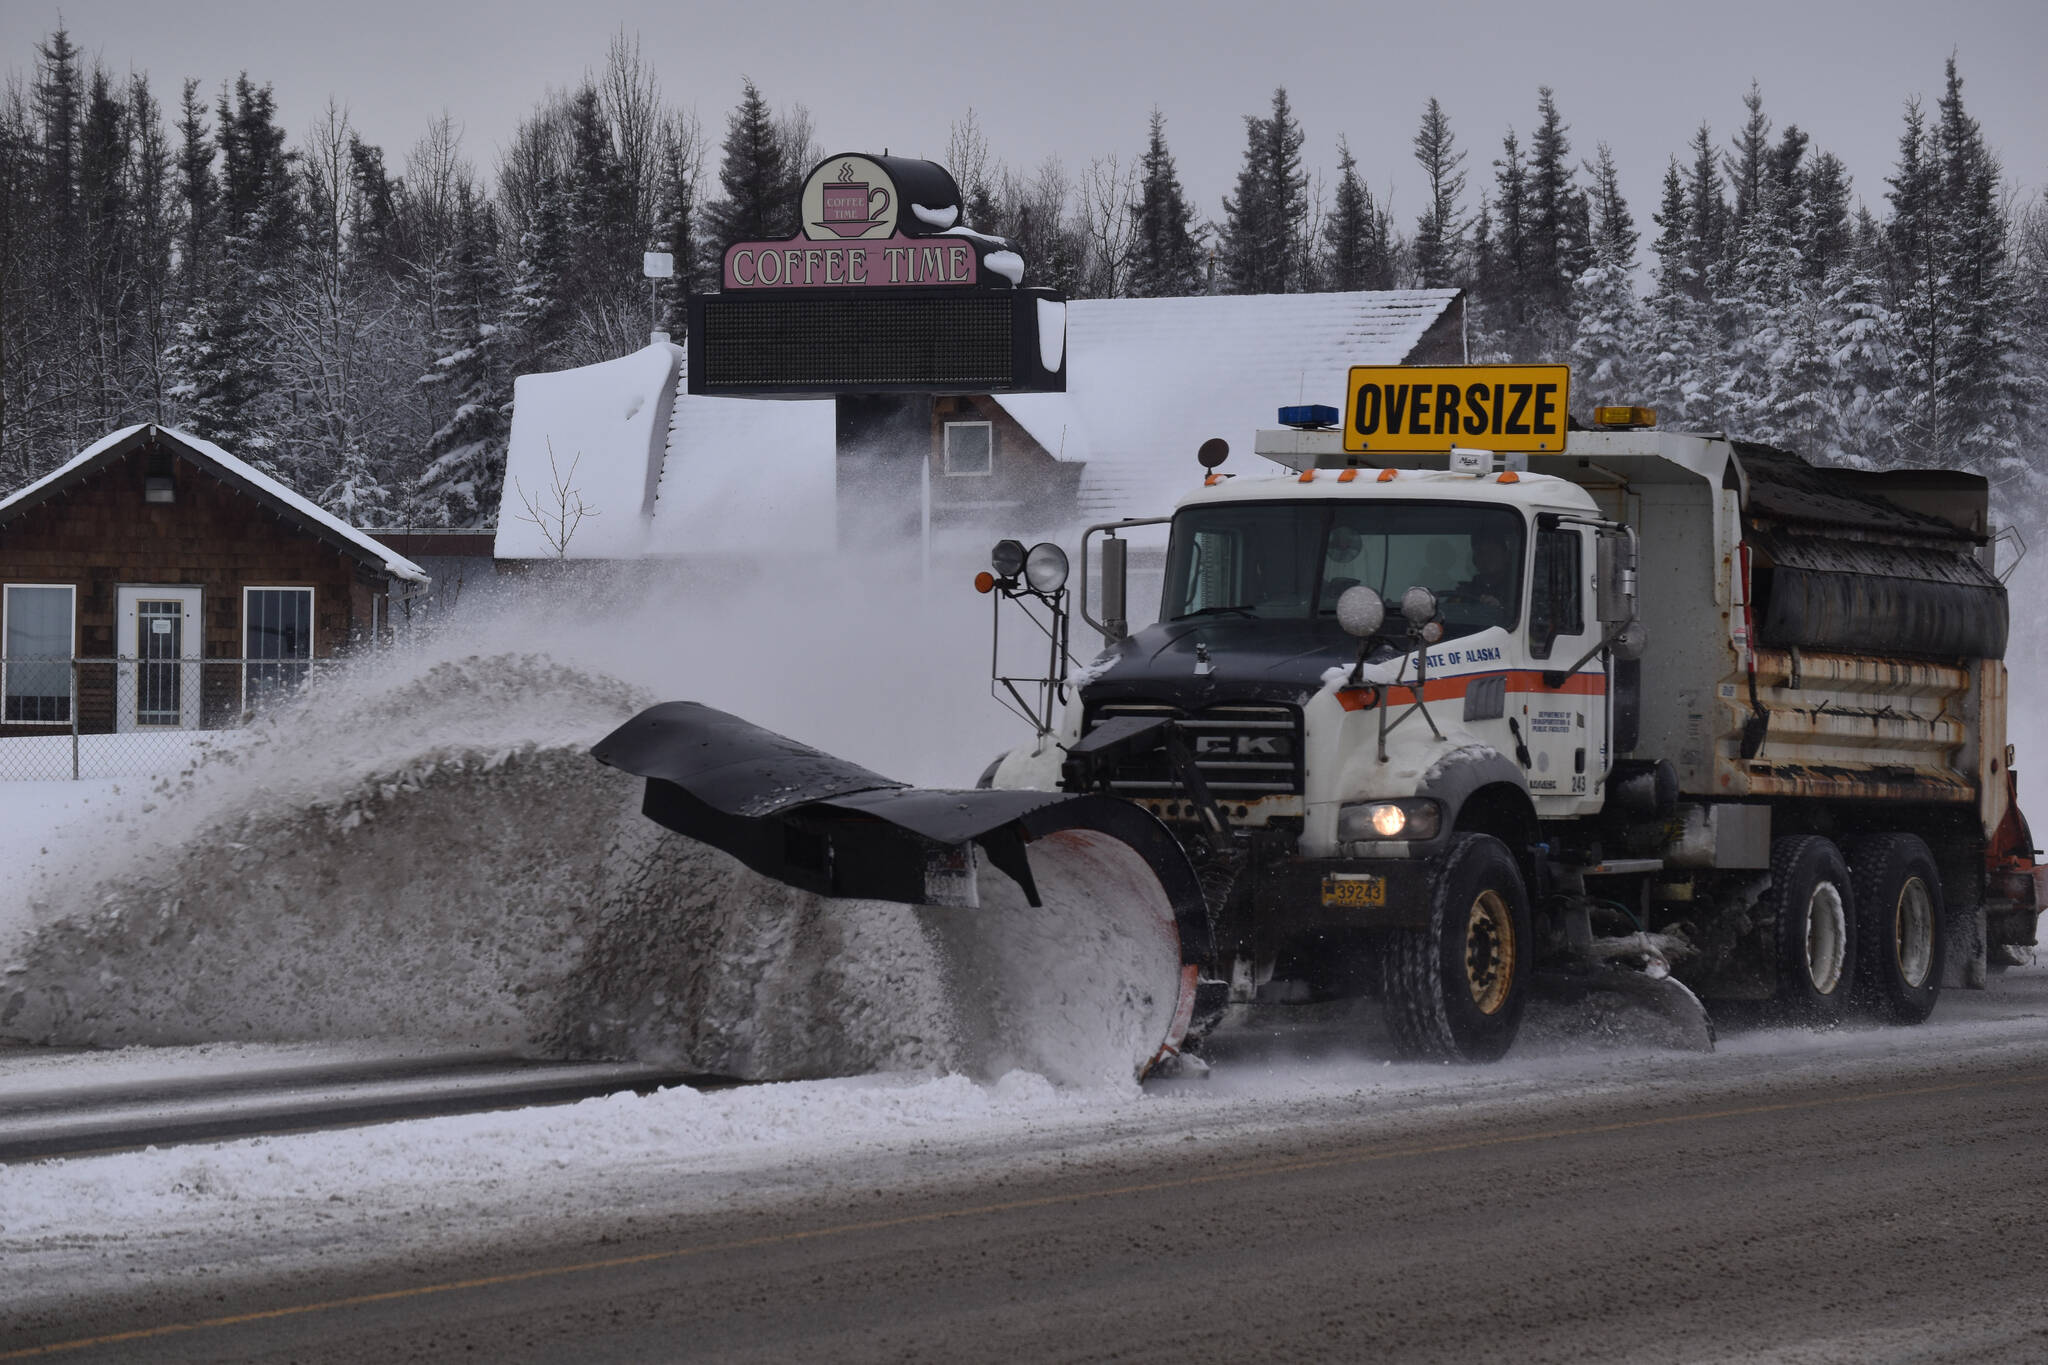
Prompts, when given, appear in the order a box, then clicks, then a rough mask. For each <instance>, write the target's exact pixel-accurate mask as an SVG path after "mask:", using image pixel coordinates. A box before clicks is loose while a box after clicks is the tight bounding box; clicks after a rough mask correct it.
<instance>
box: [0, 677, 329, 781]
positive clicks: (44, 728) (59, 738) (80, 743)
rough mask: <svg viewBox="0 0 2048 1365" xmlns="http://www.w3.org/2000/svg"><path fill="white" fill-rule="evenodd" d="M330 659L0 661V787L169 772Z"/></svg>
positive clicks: (304, 682) (225, 738)
mask: <svg viewBox="0 0 2048 1365" xmlns="http://www.w3.org/2000/svg"><path fill="white" fill-rule="evenodd" d="M335 662H336V661H335V660H331V659H184V658H174V659H164V658H129V657H115V658H106V657H101V658H94V659H80V658H29V659H22V658H8V659H0V781H14V782H53V781H77V780H85V779H92V778H110V777H131V778H132V777H152V776H157V775H159V774H167V773H177V772H180V771H182V770H184V769H185V768H187V767H189V766H190V765H191V764H192V763H193V762H195V761H197V759H198V758H199V756H200V755H201V754H202V753H203V752H204V751H205V750H206V749H207V748H209V747H212V746H214V745H217V744H221V743H225V742H232V738H233V732H234V731H236V730H238V729H239V728H241V727H242V726H243V725H245V724H247V723H248V721H249V720H250V719H251V718H252V717H254V716H255V715H257V714H258V713H259V712H261V711H262V710H263V708H264V707H266V706H269V705H271V704H273V703H275V702H277V701H280V700H282V699H284V698H286V697H289V696H292V695H294V694H296V693H297V692H298V691H299V690H300V689H301V688H303V687H305V686H307V685H308V683H309V682H310V681H311V679H312V678H313V676H314V673H315V671H316V670H320V669H324V668H328V667H331V666H332V665H333V664H334V663H335Z"/></svg>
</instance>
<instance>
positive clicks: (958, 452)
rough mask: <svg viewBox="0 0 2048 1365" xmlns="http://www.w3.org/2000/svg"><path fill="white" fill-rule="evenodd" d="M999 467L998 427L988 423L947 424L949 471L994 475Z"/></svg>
mask: <svg viewBox="0 0 2048 1365" xmlns="http://www.w3.org/2000/svg"><path fill="white" fill-rule="evenodd" d="M995 470H996V436H995V428H994V427H992V426H991V425H989V424H988V423H987V422H948V423H946V472H947V473H948V474H982V475H986V474H993V473H995Z"/></svg>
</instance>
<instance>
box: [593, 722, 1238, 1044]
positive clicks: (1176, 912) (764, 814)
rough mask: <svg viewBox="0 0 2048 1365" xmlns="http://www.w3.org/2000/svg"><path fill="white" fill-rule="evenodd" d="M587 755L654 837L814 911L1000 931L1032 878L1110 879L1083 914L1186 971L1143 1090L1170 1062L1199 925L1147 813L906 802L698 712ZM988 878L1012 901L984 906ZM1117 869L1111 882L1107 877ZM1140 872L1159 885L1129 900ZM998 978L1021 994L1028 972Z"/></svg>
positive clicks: (997, 795)
mask: <svg viewBox="0 0 2048 1365" xmlns="http://www.w3.org/2000/svg"><path fill="white" fill-rule="evenodd" d="M591 755H592V757H594V758H596V759H597V760H598V761H599V762H601V763H604V764H607V765H608V766H610V767H614V768H617V769H619V770H621V771H623V772H627V773H631V774H633V775H635V776H637V777H642V778H645V779H646V781H647V790H646V794H645V797H644V799H643V802H642V806H641V809H642V811H643V812H644V813H645V814H646V815H647V816H648V817H649V818H650V819H652V820H654V821H655V822H657V823H658V824H661V825H663V826H665V827H666V828H668V829H671V830H674V831H676V832H677V833H679V834H683V835H686V836H688V837H689V838H692V839H696V840H698V841H700V842H703V843H707V844H710V845H712V846H713V847H715V848H719V849H722V850H724V851H725V852H727V853H729V854H731V855H732V856H733V857H735V858H737V859H739V860H740V861H741V862H743V863H745V864H746V865H747V866H748V867H751V868H753V869H754V870H755V871H756V872H759V873H761V874H763V875H764V876H768V877H772V878H774V879H775V880H777V881H781V882H784V883H787V884H788V885H790V886H794V887H798V888H800V889H802V890H805V891H810V892H813V893H815V894H818V895H824V896H837V897H845V898H854V899H864V900H886V901H898V902H902V903H905V904H910V905H929V906H939V907H947V908H950V909H952V910H956V911H975V912H979V911H981V909H982V907H983V902H984V900H986V901H988V902H989V905H988V907H987V910H986V913H988V914H991V915H1001V914H1002V913H1003V911H1002V909H1001V908H1000V907H1001V906H1002V904H1003V903H1005V902H1013V901H1014V896H1015V895H1016V894H1021V897H1022V899H1023V901H1024V902H1025V903H1026V904H1027V905H1029V906H1031V907H1040V906H1042V905H1043V904H1044V898H1043V897H1042V895H1041V887H1040V876H1041V873H1042V874H1044V875H1045V876H1046V877H1047V878H1048V880H1051V881H1056V882H1058V883H1059V884H1060V887H1061V892H1062V894H1063V895H1066V896H1069V897H1071V896H1073V895H1075V894H1079V893H1078V892H1077V890H1076V886H1077V884H1078V883H1079V882H1080V881H1082V880H1085V879H1086V878H1087V877H1088V876H1090V875H1094V876H1096V877H1098V879H1100V878H1104V877H1106V884H1105V883H1103V882H1101V881H1099V882H1098V884H1103V885H1104V889H1106V890H1107V889H1111V888H1115V887H1118V886H1119V885H1121V886H1122V888H1123V889H1122V890H1120V891H1116V892H1115V893H1114V894H1110V895H1106V896H1103V897H1102V898H1101V900H1100V904H1099V907H1092V908H1099V912H1100V913H1101V914H1103V915H1105V916H1116V915H1127V916H1134V917H1137V918H1142V919H1145V920H1147V921H1150V922H1151V923H1150V925H1149V926H1148V927H1145V928H1142V929H1140V930H1138V932H1139V933H1151V934H1154V935H1160V934H1163V935H1169V936H1170V937H1171V939H1172V947H1173V949H1174V954H1173V955H1174V957H1176V958H1177V960H1178V962H1179V972H1178V979H1177V980H1174V981H1171V982H1163V981H1162V982H1158V983H1155V985H1154V986H1153V987H1152V989H1156V990H1157V1004H1158V1007H1157V1008H1155V1009H1153V1010H1150V1011H1148V1012H1147V1013H1146V1016H1145V1017H1146V1018H1147V1019H1148V1020H1149V1021H1150V1022H1147V1023H1145V1024H1143V1025H1142V1028H1143V1030H1144V1031H1145V1032H1146V1033H1147V1035H1148V1037H1147V1039H1146V1040H1145V1041H1144V1042H1143V1044H1142V1046H1141V1048H1140V1050H1139V1052H1138V1054H1137V1070H1138V1074H1139V1075H1140V1076H1143V1075H1144V1074H1145V1073H1146V1072H1148V1071H1150V1070H1152V1069H1153V1068H1154V1067H1156V1066H1158V1065H1160V1064H1161V1063H1163V1062H1165V1061H1167V1060H1168V1059H1170V1058H1172V1057H1174V1056H1177V1055H1178V1052H1179V1049H1180V1045H1181V1042H1182V1040H1183V1038H1184V1037H1185V1035H1186V1033H1187V1028H1188V1022H1189V1019H1190V1017H1191V1016H1192V1014H1193V1011H1194V1005H1195V983H1196V979H1197V964H1198V963H1200V962H1202V961H1203V960H1205V959H1206V957H1207V956H1208V954H1209V946H1210V945H1209V941H1208V939H1209V928H1208V916H1207V913H1206V911H1205V908H1204V902H1203V899H1202V890H1201V885H1200V883H1199V882H1198V880H1197V879H1196V876H1195V872H1194V868H1193V867H1192V866H1191V865H1190V864H1189V862H1188V858H1187V855H1186V854H1185V853H1184V852H1182V850H1181V847H1180V845H1179V843H1178V842H1176V841H1175V839H1174V838H1173V836H1172V835H1171V834H1170V833H1168V832H1167V830H1166V827H1165V826H1164V825H1162V824H1161V823H1160V822H1159V821H1158V820H1157V819H1156V818H1155V817H1153V816H1152V815H1151V813H1150V812H1148V811H1146V810H1144V809H1142V808H1141V807H1138V806H1135V805H1133V804H1131V803H1130V802H1127V801H1123V800H1120V799H1118V798H1115V797H1110V796H1101V795H1095V794H1069V793H1064V792H1041V791H991V790H976V791H944V790H928V789H922V788H915V787H910V786H907V785H905V784H903V783H901V782H896V781H892V780H891V779H889V778H886V777H883V776H882V775H881V774H879V773H875V772H872V771H870V770H869V769H866V768H863V767H861V766H860V765H859V764H856V763H849V762H847V761H846V760H844V759H840V758H835V757H833V756H832V755H830V754H826V753H823V752H821V751H819V750H817V749H813V748H811V747H810V746H809V745H806V744H800V743H798V742H797V741H795V740H792V739H789V738H786V737H785V736H782V735H778V734H775V733H774V732H773V731H770V730H764V729H762V728H761V727H760V726H758V725H754V724H752V723H751V722H748V721H745V720H742V719H740V718H739V717H738V716H734V715H731V714H729V713H727V712H724V711H719V710H715V709H713V708H711V707H708V706H704V705H701V704H699V703H697V702H664V703H662V704H661V705H659V706H653V707H649V708H648V709H647V710H645V711H643V712H641V713H640V714H639V715H638V716H635V717H634V718H633V719H632V720H630V721H627V722H626V723H625V724H624V725H622V726H620V727H619V728H618V729H617V730H615V731H613V732H612V733H611V734H610V735H607V736H606V737H605V738H604V739H603V740H602V741H600V742H599V743H598V744H597V745H596V746H595V747H594V748H592V750H591ZM1034 858H1036V859H1037V861H1038V864H1039V866H1038V868H1037V869H1034V866H1033V862H1034ZM983 862H985V863H987V864H988V865H989V866H992V867H994V868H995V869H997V870H998V871H1000V872H1002V873H1003V874H1004V875H1005V877H1006V878H1007V879H1008V880H1009V881H1010V882H1013V883H1014V884H1015V887H1016V892H1015V893H1008V892H1005V893H1002V894H989V895H986V896H985V895H984V892H992V891H993V888H989V887H984V886H983V885H982V884H981V882H980V880H979V872H978V869H979V866H980V864H981V863H983ZM1111 865H1114V867H1115V868H1116V869H1117V870H1118V875H1114V876H1109V875H1107V873H1106V869H1108V868H1109V867H1110V866H1111ZM1091 870H1092V872H1091ZM1134 872H1135V874H1137V876H1138V877H1139V878H1140V880H1141V881H1142V880H1146V879H1149V882H1150V883H1152V884H1153V885H1151V886H1149V887H1134V886H1133V885H1132V884H1131V882H1130V878H1131V876H1132V874H1133V873H1134ZM1148 892H1149V894H1147V893H1148ZM997 937H1000V936H999V935H995V936H991V941H994V939H995V938H997ZM1003 965H1005V966H1007V969H1008V972H1009V974H1010V976H1011V977H1012V979H1016V978H1017V977H1018V974H1019V973H1028V972H1029V971H1030V969H1031V967H1032V965H1034V964H1027V963H1015V962H1012V963H1008V964H1003ZM1167 1002H1171V1007H1170V1008H1166V1004H1167Z"/></svg>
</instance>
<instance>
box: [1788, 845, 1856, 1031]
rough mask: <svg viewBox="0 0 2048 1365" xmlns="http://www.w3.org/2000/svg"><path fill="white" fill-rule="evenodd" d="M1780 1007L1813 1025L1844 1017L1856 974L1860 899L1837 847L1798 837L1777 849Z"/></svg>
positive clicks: (1829, 1022)
mask: <svg viewBox="0 0 2048 1365" xmlns="http://www.w3.org/2000/svg"><path fill="white" fill-rule="evenodd" d="M1770 898H1771V904H1772V908H1773V910H1774V911H1775V912H1776V917H1777V933H1776V944H1777V954H1778V962H1777V968H1778V1004H1779V1006H1780V1007H1781V1008H1782V1009H1783V1010H1784V1011H1785V1013H1786V1014H1788V1015H1790V1016H1791V1017H1793V1018H1795V1019H1798V1020H1801V1021H1803V1022H1806V1023H1815V1024H1831V1023H1834V1022H1835V1021H1837V1020H1839V1019H1840V1018H1841V1017H1842V1010H1843V1006H1844V1004H1845V1003H1846V1002H1847V1000H1848V998H1849V989H1850V986H1851V984H1852V983H1853V982H1854V980H1855V976H1856V895H1855V891H1854V889H1853V886H1852V884H1851V882H1850V880H1849V867H1848V864H1846V863H1845V862H1843V861H1842V851H1841V850H1840V849H1838V848H1836V847H1835V845H1834V842H1833V841H1832V840H1829V839H1824V838H1821V837H1820V836H1819V835H1815V834H1795V835H1790V836H1788V837H1786V838H1783V839H1777V840H1774V841H1773V842H1772V844H1771V891H1770Z"/></svg>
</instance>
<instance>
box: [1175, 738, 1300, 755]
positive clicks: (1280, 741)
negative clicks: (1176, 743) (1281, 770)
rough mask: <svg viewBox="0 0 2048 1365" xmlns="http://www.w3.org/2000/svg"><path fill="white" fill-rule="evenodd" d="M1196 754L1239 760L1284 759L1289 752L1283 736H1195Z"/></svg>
mask: <svg viewBox="0 0 2048 1365" xmlns="http://www.w3.org/2000/svg"><path fill="white" fill-rule="evenodd" d="M1195 752H1196V753H1198V754H1211V755H1222V754H1234V755H1236V756H1238V757H1241V758H1285V757H1287V755H1288V753H1289V752H1290V751H1289V748H1288V742H1287V736H1285V735H1197V736H1195Z"/></svg>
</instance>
